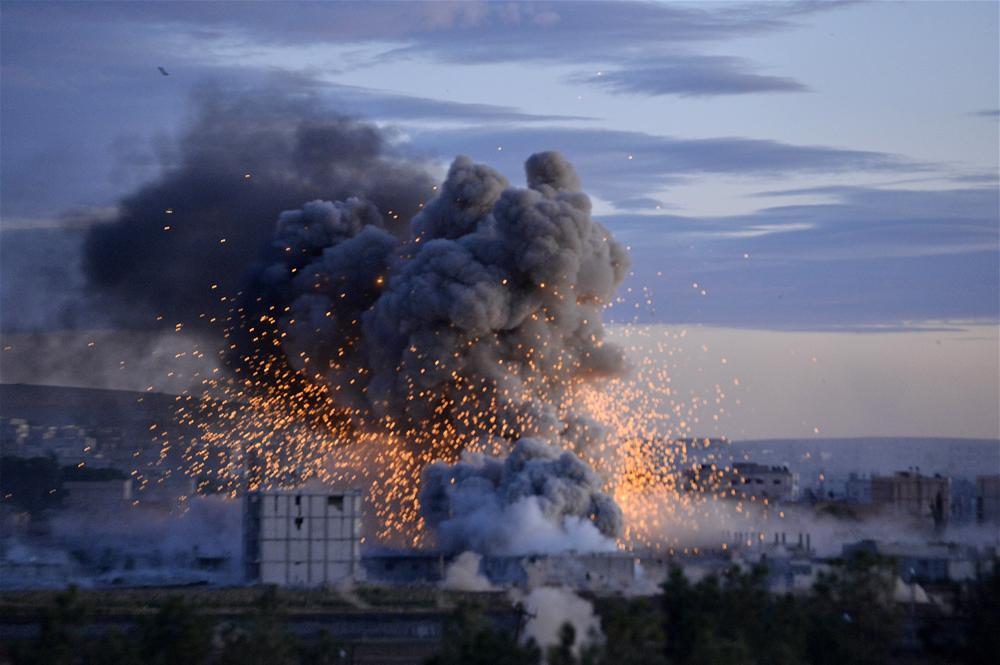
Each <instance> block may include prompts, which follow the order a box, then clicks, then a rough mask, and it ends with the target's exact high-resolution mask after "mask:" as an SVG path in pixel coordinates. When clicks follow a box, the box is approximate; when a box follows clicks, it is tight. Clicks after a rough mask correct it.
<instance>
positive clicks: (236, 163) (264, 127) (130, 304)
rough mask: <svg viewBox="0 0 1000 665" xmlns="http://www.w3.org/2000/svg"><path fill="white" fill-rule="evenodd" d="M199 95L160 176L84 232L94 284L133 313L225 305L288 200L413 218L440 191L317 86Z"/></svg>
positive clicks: (186, 318)
mask: <svg viewBox="0 0 1000 665" xmlns="http://www.w3.org/2000/svg"><path fill="white" fill-rule="evenodd" d="M196 101H197V111H196V114H195V117H194V121H193V123H192V124H191V126H190V127H189V128H188V129H187V131H186V132H185V133H184V134H183V135H182V136H181V138H180V139H179V141H178V142H177V144H176V146H172V147H170V148H169V149H167V150H165V151H164V153H163V157H162V159H163V169H162V174H161V176H160V177H159V179H157V180H156V181H155V182H152V183H150V184H148V185H146V186H145V187H142V188H140V189H139V190H138V191H136V192H135V193H133V194H131V195H130V196H128V197H126V198H125V199H123V200H122V201H121V202H120V204H119V211H118V214H117V217H116V219H115V220H114V221H112V222H111V223H106V224H97V225H95V226H94V227H93V228H92V229H91V231H90V232H89V234H88V237H87V240H86V243H85V250H84V262H83V268H84V271H85V273H86V276H87V279H88V282H89V284H90V285H91V287H92V289H93V290H94V291H96V292H97V293H99V294H102V295H110V296H112V297H114V298H115V299H116V300H117V301H119V302H122V303H125V304H126V305H127V306H126V307H123V308H122V313H124V314H125V315H126V317H127V320H128V322H129V323H131V324H133V325H136V324H138V323H140V322H145V321H147V320H148V318H149V315H150V314H162V315H163V316H164V317H165V319H166V321H168V322H170V324H171V325H173V323H176V322H178V321H183V322H186V323H190V322H192V320H195V319H196V317H197V316H198V314H201V313H207V314H213V313H217V312H218V311H219V310H220V303H219V297H220V294H225V293H229V294H231V293H235V292H236V291H237V290H238V289H239V288H240V286H241V280H242V279H243V278H244V276H245V274H246V271H247V270H248V268H249V267H250V266H252V265H253V264H254V263H255V261H256V260H257V259H258V257H259V255H260V252H261V248H262V247H263V246H264V245H265V244H266V243H267V242H268V240H269V239H270V238H271V236H272V234H273V232H274V222H275V220H276V219H277V218H278V215H279V214H280V213H281V212H282V211H285V210H290V209H295V208H298V207H300V206H302V204H303V203H305V202H306V201H311V200H313V199H318V198H322V199H330V200H332V199H347V198H349V197H351V196H363V197H365V198H366V199H367V200H368V201H370V202H371V205H373V206H375V207H377V208H378V209H379V210H380V211H382V212H383V213H385V212H386V211H389V210H392V211H394V214H397V215H399V217H398V219H399V220H407V219H409V218H410V217H412V215H413V214H415V213H416V212H417V210H418V206H419V204H420V202H421V201H426V200H427V199H428V198H429V196H430V194H431V186H432V184H433V182H432V180H431V178H430V176H429V175H428V173H427V170H426V168H425V167H424V166H423V165H421V164H420V163H417V162H415V161H413V160H412V159H404V158H402V157H400V156H398V155H396V154H394V151H393V149H392V147H391V145H390V142H389V141H388V140H387V138H386V135H385V134H384V133H383V132H382V131H380V130H379V129H378V128H376V127H375V126H373V125H370V124H367V123H363V122H359V121H356V120H353V119H350V118H345V117H338V116H336V115H331V114H329V113H328V112H326V111H325V110H322V106H321V105H320V104H319V103H317V102H316V101H315V100H312V99H309V98H308V96H305V97H303V96H301V95H300V96H298V97H294V96H291V95H289V94H287V93H276V94H275V95H274V96H270V97H269V96H268V95H263V94H256V95H253V96H251V95H231V94H229V93H227V92H224V91H222V90H219V89H215V88H212V89H209V88H206V89H203V90H202V91H201V92H200V93H198V95H197V96H196ZM248 175H249V177H247V176H248ZM167 211H171V212H167ZM164 227H169V229H168V230H165V229H164ZM399 227H402V228H401V229H400V228H398V227H397V229H396V230H405V224H400V225H399ZM212 284H218V287H219V288H218V289H215V290H213V289H212V288H211V286H212ZM223 311H224V310H223Z"/></svg>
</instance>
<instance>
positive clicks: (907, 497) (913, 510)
mask: <svg viewBox="0 0 1000 665" xmlns="http://www.w3.org/2000/svg"><path fill="white" fill-rule="evenodd" d="M871 483H872V488H871V491H872V503H874V504H875V505H876V506H878V507H879V508H880V509H881V510H883V511H884V512H890V513H894V514H896V515H901V516H909V517H913V518H917V519H920V520H933V521H934V523H935V524H937V525H939V526H940V525H943V524H944V522H946V521H947V518H948V515H949V514H950V513H951V479H949V478H945V477H943V476H941V475H938V474H935V475H933V476H928V475H924V474H922V473H920V470H919V469H917V470H914V471H898V472H896V473H895V474H893V475H891V476H872V480H871Z"/></svg>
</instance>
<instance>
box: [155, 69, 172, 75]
mask: <svg viewBox="0 0 1000 665" xmlns="http://www.w3.org/2000/svg"><path fill="white" fill-rule="evenodd" d="M157 69H159V70H160V73H161V74H163V75H164V76H170V72H168V71H167V70H166V69H164V68H163V67H157Z"/></svg>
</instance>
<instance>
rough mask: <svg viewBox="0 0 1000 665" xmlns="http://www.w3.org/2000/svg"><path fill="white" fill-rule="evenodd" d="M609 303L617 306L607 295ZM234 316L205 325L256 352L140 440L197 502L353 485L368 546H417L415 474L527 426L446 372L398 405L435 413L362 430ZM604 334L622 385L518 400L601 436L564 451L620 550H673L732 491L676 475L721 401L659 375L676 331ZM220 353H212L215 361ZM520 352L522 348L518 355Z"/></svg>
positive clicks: (716, 472) (713, 393) (713, 479)
mask: <svg viewBox="0 0 1000 665" xmlns="http://www.w3.org/2000/svg"><path fill="white" fill-rule="evenodd" d="M642 292H643V296H644V298H645V299H646V306H647V307H649V306H651V303H652V300H651V295H650V294H649V293H648V291H647V289H642ZM237 300H238V299H237V298H227V299H226V300H225V301H228V302H236V301H237ZM616 304H619V305H624V301H623V300H622V299H616ZM241 317H242V313H241V312H240V311H238V310H237V309H235V308H234V309H233V310H231V311H230V316H229V318H228V319H227V320H226V321H225V322H224V323H223V322H219V324H220V325H225V326H227V329H229V327H230V326H232V324H233V323H234V322H239V323H240V324H242V325H244V326H246V330H248V331H250V332H252V333H253V334H254V335H256V337H254V338H253V341H254V343H255V344H256V345H257V348H258V351H257V352H255V354H254V356H253V357H249V358H244V360H245V361H246V364H245V365H244V366H242V367H239V368H236V369H235V370H233V371H232V372H226V371H223V370H220V369H218V368H216V369H214V370H213V371H212V372H211V374H210V376H208V377H204V378H202V384H201V386H200V388H199V389H197V390H193V391H186V392H184V393H183V394H181V395H178V396H177V397H176V403H177V406H176V414H175V415H176V422H175V423H174V426H173V427H171V428H169V429H161V431H154V435H156V436H157V438H158V440H159V441H160V442H161V446H162V447H161V455H160V459H161V461H162V463H163V464H169V463H170V462H168V460H172V459H177V457H176V454H177V453H179V454H180V459H181V460H182V461H181V464H180V467H181V469H179V471H183V473H186V474H188V475H189V476H191V477H193V478H194V479H195V480H196V489H197V491H198V492H199V493H223V494H228V495H230V496H234V497H235V496H237V495H238V494H240V493H242V492H243V491H245V490H254V489H260V488H270V487H282V488H291V487H296V486H299V485H301V484H302V483H304V482H306V481H309V480H310V479H317V480H319V481H321V482H323V483H324V484H327V485H329V486H331V487H336V488H341V489H349V488H365V489H366V490H367V496H368V500H369V505H370V515H369V517H370V519H369V521H370V523H369V524H366V533H367V534H368V540H369V542H371V541H372V540H374V541H377V542H379V543H382V544H384V545H393V546H407V547H411V546H420V545H421V544H422V543H424V542H426V536H427V534H426V532H425V526H424V524H423V520H422V518H421V516H420V510H419V503H418V499H417V495H418V491H419V486H420V477H421V472H422V470H423V469H424V467H426V466H427V465H428V464H430V463H432V462H435V461H447V462H454V461H455V460H457V459H458V458H459V457H460V456H461V454H462V452H463V451H470V452H486V453H490V454H501V455H502V454H505V453H506V451H505V450H504V449H503V442H504V441H508V440H512V439H516V438H517V433H518V432H519V431H521V430H528V429H530V428H531V425H532V423H530V422H525V421H523V418H526V417H527V416H521V418H522V420H518V421H515V422H511V421H510V420H509V419H504V418H500V417H498V409H499V408H500V406H499V405H497V404H494V403H492V402H491V403H490V404H487V405H486V406H485V407H484V405H483V403H482V400H481V398H480V397H479V394H480V393H482V392H483V387H482V386H480V385H478V384H477V385H472V384H470V383H469V381H468V378H467V377H464V376H462V375H460V374H457V373H456V374H455V375H454V376H453V379H454V384H453V386H452V387H453V389H454V390H453V391H452V392H451V393H450V394H449V395H448V396H447V397H446V396H442V395H435V394H427V393H426V392H417V391H415V392H413V393H411V394H409V395H408V396H407V399H409V400H423V401H426V402H427V403H428V404H430V405H432V406H433V409H434V413H435V415H436V416H437V417H436V418H435V419H434V420H432V421H431V422H430V424H429V425H427V426H425V427H420V428H415V427H413V426H412V425H407V424H405V423H401V422H399V421H397V420H394V419H393V418H392V417H389V416H386V417H383V418H381V419H379V420H378V421H376V422H375V423H372V421H371V415H370V414H369V413H366V412H363V411H362V410H360V409H357V408H352V407H350V406H346V405H344V404H343V403H341V402H340V401H338V393H339V391H340V390H341V388H342V386H340V385H332V386H331V385H329V384H327V383H326V382H325V381H324V375H323V373H322V372H321V371H319V368H314V369H313V370H309V369H308V368H309V363H308V359H306V362H305V363H304V369H301V370H295V369H291V368H290V367H289V366H288V365H286V364H282V363H277V362H275V358H276V356H275V355H274V354H273V353H268V352H264V349H265V348H266V346H267V345H270V346H273V347H280V346H281V344H282V340H283V339H284V337H285V336H286V335H287V332H286V331H283V330H281V329H279V327H278V318H277V317H276V316H275V317H272V316H262V317H261V318H260V320H258V321H256V322H253V324H252V325H251V324H249V323H248V322H246V321H242V319H241ZM180 329H181V327H180V326H178V328H177V330H178V331H179V330H180ZM614 336H615V338H616V340H615V341H616V342H617V343H618V344H620V345H621V346H623V347H624V348H625V350H626V352H627V355H628V357H629V360H630V364H631V368H630V371H629V372H628V373H627V374H626V375H625V376H622V377H617V378H611V379H604V380H599V381H596V382H595V381H591V382H586V383H585V382H583V381H580V382H579V383H578V385H573V386H568V387H567V386H563V387H561V389H560V390H559V391H558V392H554V391H553V392H548V393H547V392H546V390H545V389H544V387H543V386H537V385H533V377H527V381H526V384H525V394H524V395H523V396H521V397H522V398H523V399H530V398H531V397H532V395H531V394H530V393H532V392H534V394H535V395H536V396H537V395H538V394H543V395H547V396H549V397H551V399H552V403H554V404H555V406H556V407H557V409H558V412H559V414H560V415H561V416H570V415H572V414H576V415H581V414H582V415H585V416H587V417H589V418H590V419H592V420H593V422H594V423H596V424H597V425H598V426H600V427H602V428H604V430H605V431H606V433H605V435H603V436H599V437H595V438H596V440H597V441H598V443H596V444H595V445H594V446H593V448H592V449H587V450H575V451H574V452H576V454H577V455H579V456H580V457H581V458H582V459H583V460H584V461H586V462H587V463H589V464H590V465H591V466H592V467H593V468H594V469H595V470H596V471H597V472H598V473H599V474H600V476H601V478H603V479H604V483H605V487H604V489H605V491H606V492H608V493H609V494H610V495H611V496H613V497H614V499H615V500H616V501H617V502H618V504H619V505H620V506H621V508H622V511H623V513H624V517H625V520H624V521H625V531H624V534H623V536H622V538H621V540H620V545H621V546H622V547H654V548H669V547H672V546H673V545H676V544H677V542H678V539H677V538H676V537H673V536H672V535H671V532H672V530H673V529H674V528H675V527H676V525H678V524H682V525H685V529H686V530H690V527H691V525H694V528H695V530H697V523H698V521H699V520H700V519H701V518H703V517H707V516H708V515H709V513H710V512H711V510H712V507H711V504H712V503H713V502H712V501H710V499H712V498H714V497H721V496H722V495H724V494H725V493H726V492H731V491H732V490H730V489H728V488H727V487H724V480H725V479H726V478H727V474H729V473H730V472H731V469H730V468H729V467H727V466H724V464H723V463H722V462H721V461H720V462H719V466H718V468H717V469H716V468H715V467H714V466H713V467H712V473H711V474H710V475H709V476H708V477H705V476H701V477H700V478H699V481H700V483H701V484H700V485H697V484H692V483H690V482H686V481H685V479H684V477H683V475H682V474H683V472H684V470H685V469H688V468H692V466H693V465H694V464H695V463H696V462H695V460H698V461H699V462H700V461H703V460H704V455H701V454H699V449H704V448H707V447H708V446H709V445H710V440H709V439H695V438H693V437H694V435H695V433H696V432H699V431H703V430H704V429H705V428H706V427H708V428H712V429H717V427H718V423H719V421H720V418H722V417H723V416H724V414H725V408H724V402H725V399H726V393H725V390H724V389H723V387H722V386H721V385H715V386H714V387H713V388H712V389H711V390H709V391H707V392H705V394H696V393H692V392H690V391H689V392H687V393H686V394H684V395H682V394H681V393H680V392H679V391H678V390H677V389H675V387H674V386H673V385H672V383H671V377H670V368H671V365H672V362H673V358H674V356H675V354H678V353H681V352H682V347H683V338H684V336H685V333H684V332H683V331H681V332H669V331H666V330H664V329H661V328H656V327H645V326H640V325H635V324H633V325H627V326H619V327H616V328H615V332H614ZM483 343H486V342H485V341H484V342H483ZM226 351H227V349H223V350H221V351H220V357H221V358H224V356H225V353H226ZM199 353H200V352H199V351H197V350H196V351H194V352H193V355H197V354H199ZM533 354H534V350H533V349H527V350H526V356H527V357H529V358H530V357H531V356H532V355H533ZM179 355H180V354H179ZM500 362H502V361H500ZM364 371H365V370H364V368H362V369H360V370H359V372H364ZM310 372H312V373H310ZM353 380H354V379H350V381H353ZM732 384H733V385H738V381H737V380H735V379H734V380H733V382H732ZM345 387H346V386H345ZM504 397H510V396H508V395H504ZM185 432H187V434H185ZM564 445H571V444H568V443H564ZM140 480H142V479H140ZM741 509H742V507H741V505H739V504H738V505H737V510H741Z"/></svg>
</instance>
